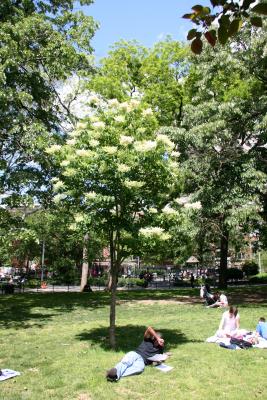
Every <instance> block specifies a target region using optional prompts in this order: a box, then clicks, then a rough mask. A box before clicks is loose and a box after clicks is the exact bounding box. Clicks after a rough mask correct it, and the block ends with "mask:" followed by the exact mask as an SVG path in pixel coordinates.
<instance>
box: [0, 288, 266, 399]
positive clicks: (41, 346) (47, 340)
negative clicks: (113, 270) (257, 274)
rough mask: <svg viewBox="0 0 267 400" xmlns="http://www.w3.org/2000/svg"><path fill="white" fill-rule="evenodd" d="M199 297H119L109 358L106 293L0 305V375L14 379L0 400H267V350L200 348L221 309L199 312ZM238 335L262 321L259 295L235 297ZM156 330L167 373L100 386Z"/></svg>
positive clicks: (7, 298)
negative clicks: (9, 373)
mask: <svg viewBox="0 0 267 400" xmlns="http://www.w3.org/2000/svg"><path fill="white" fill-rule="evenodd" d="M198 294H199V290H198V289H187V290H185V289H177V290H170V291H167V290H164V291H149V290H144V291H130V292H119V293H118V305H117V350H116V351H111V350H110V349H109V347H108V342H107V335H108V324H109V294H107V293H105V292H97V293H81V294H79V293H50V294H42V293H34V294H30V293H28V294H17V295H1V296H0V312H1V321H0V324H1V327H0V346H1V351H0V368H10V369H14V370H17V371H20V372H21V376H19V377H16V378H13V379H9V380H6V381H3V382H0V399H1V400H26V399H30V400H48V399H53V400H63V399H64V400H91V399H93V400H107V399H108V400H113V399H120V400H123V399H130V400H141V399H145V400H149V399H151V400H152V399H153V400H154V399H155V398H159V399H162V400H165V399H166V400H168V399H170V400H172V399H179V400H183V399H186V400H188V399H190V400H204V399H205V400H207V399H208V400H209V399H212V400H213V399H216V400H220V399H225V400H239V399H240V400H246V399H251V398H259V399H267V386H266V374H267V349H264V350H260V349H249V350H239V351H231V350H226V349H223V348H220V347H219V346H218V345H216V344H209V343H205V339H206V338H207V337H208V336H211V335H212V334H213V333H214V332H215V331H216V329H217V327H218V324H219V321H220V318H221V315H222V312H223V311H222V310H221V309H206V308H205V307H203V305H202V304H201V303H200V301H199V298H198ZM228 295H229V298H230V300H231V302H232V303H233V304H235V305H238V306H239V313H240V317H241V327H244V328H248V329H251V330H253V329H255V326H256V323H257V320H258V318H259V317H260V316H265V317H267V309H266V304H267V287H258V288H256V287H250V288H234V289H229V291H228ZM148 325H151V326H153V327H155V328H157V329H159V330H160V331H161V332H162V333H163V335H164V338H165V340H166V344H167V350H168V351H171V352H172V357H171V358H170V359H169V360H168V361H167V364H168V365H171V366H173V367H174V368H173V370H172V371H170V372H168V373H162V372H160V371H158V370H157V369H155V368H153V367H150V366H149V367H146V369H145V372H144V373H143V374H141V375H138V376H134V377H128V378H123V379H121V380H120V381H119V382H117V383H110V382H106V380H105V378H104V376H105V371H106V370H107V369H109V368H111V367H113V366H114V365H115V364H116V363H117V362H118V361H119V360H120V358H121V357H122V356H123V354H124V353H125V352H127V351H130V350H134V349H135V347H136V346H137V345H138V344H139V343H140V341H141V340H142V336H143V333H144V331H145V328H146V327H147V326H148Z"/></svg>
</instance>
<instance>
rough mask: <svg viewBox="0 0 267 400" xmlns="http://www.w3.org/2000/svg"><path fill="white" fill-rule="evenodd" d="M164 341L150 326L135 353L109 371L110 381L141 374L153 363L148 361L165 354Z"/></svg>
mask: <svg viewBox="0 0 267 400" xmlns="http://www.w3.org/2000/svg"><path fill="white" fill-rule="evenodd" d="M163 349H164V339H163V338H162V337H161V334H160V333H159V332H156V331H155V330H154V329H153V328H152V327H151V326H149V327H148V328H147V329H146V331H145V334H144V339H143V341H142V343H141V344H140V345H139V346H138V347H137V349H136V350H135V351H130V352H128V353H126V354H125V356H124V357H123V358H122V360H121V361H120V362H119V363H118V364H117V365H115V367H114V368H111V369H110V370H109V371H107V374H106V378H107V380H108V381H110V382H112V381H118V380H119V379H120V378H122V377H125V376H130V375H136V374H141V373H142V372H143V371H144V369H145V366H146V365H148V364H151V363H152V362H151V361H149V360H148V359H149V358H150V357H153V356H154V355H156V354H163Z"/></svg>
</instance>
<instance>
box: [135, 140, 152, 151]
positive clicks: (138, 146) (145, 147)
mask: <svg viewBox="0 0 267 400" xmlns="http://www.w3.org/2000/svg"><path fill="white" fill-rule="evenodd" d="M156 147H157V143H156V142H155V141H153V140H144V141H142V142H140V141H139V142H135V144H134V148H135V150H136V151H140V152H144V153H145V152H147V151H151V150H154V149H155V148H156Z"/></svg>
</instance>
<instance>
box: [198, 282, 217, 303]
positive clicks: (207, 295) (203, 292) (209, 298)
mask: <svg viewBox="0 0 267 400" xmlns="http://www.w3.org/2000/svg"><path fill="white" fill-rule="evenodd" d="M200 297H201V298H203V299H204V300H205V304H206V305H207V306H209V305H211V304H213V303H215V301H216V298H214V295H213V294H211V290H210V286H209V284H208V283H206V284H205V285H204V286H201V289H200ZM205 304H204V305H205Z"/></svg>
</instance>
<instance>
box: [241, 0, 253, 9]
mask: <svg viewBox="0 0 267 400" xmlns="http://www.w3.org/2000/svg"><path fill="white" fill-rule="evenodd" d="M254 2H255V0H244V1H243V4H242V9H243V10H247V9H248V8H249V6H250V4H252V3H254Z"/></svg>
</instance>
